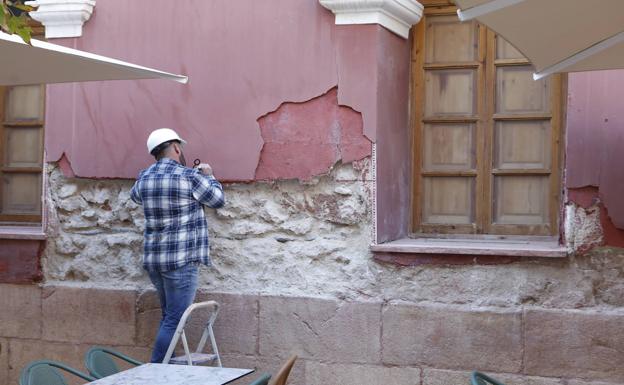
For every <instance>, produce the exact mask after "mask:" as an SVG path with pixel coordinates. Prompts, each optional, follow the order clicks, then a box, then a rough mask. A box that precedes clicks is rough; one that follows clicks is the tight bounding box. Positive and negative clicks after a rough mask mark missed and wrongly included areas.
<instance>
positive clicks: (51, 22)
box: [26, 0, 95, 39]
mask: <svg viewBox="0 0 624 385" xmlns="http://www.w3.org/2000/svg"><path fill="white" fill-rule="evenodd" d="M26 4H28V5H32V6H36V7H38V8H37V10H36V11H33V12H30V13H29V14H30V17H32V18H33V19H35V20H37V21H38V22H40V23H41V24H43V26H44V27H45V36H46V38H48V39H49V38H56V37H79V36H82V25H83V24H84V23H85V22H86V21H87V20H89V18H90V17H91V14H92V13H93V7H95V0H34V1H28V2H26Z"/></svg>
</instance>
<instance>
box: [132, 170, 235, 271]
mask: <svg viewBox="0 0 624 385" xmlns="http://www.w3.org/2000/svg"><path fill="white" fill-rule="evenodd" d="M130 197H131V199H132V200H133V201H134V202H136V203H138V204H142V205H143V211H144V213H145V239H144V244H143V249H144V254H143V267H144V268H145V269H147V270H150V271H168V270H174V269H177V268H180V267H182V266H184V265H186V264H187V263H190V262H201V263H203V264H205V265H210V263H211V262H210V245H209V242H208V226H207V222H206V215H205V214H204V210H203V207H202V205H205V206H208V207H211V208H219V207H223V205H224V204H225V198H224V195H223V187H221V183H219V181H217V180H216V179H215V178H214V177H212V176H206V175H204V174H202V173H201V171H200V170H198V169H193V168H188V167H184V166H182V165H181V164H179V163H178V162H176V161H174V160H172V159H169V158H163V159H161V160H159V161H158V162H156V163H154V164H153V165H151V166H150V167H149V168H147V169H145V170H143V171H141V173H140V174H139V177H138V179H137V181H136V182H135V183H134V186H132V191H131V194H130Z"/></svg>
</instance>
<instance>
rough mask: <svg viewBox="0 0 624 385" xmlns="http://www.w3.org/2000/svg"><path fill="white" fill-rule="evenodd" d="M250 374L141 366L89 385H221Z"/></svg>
mask: <svg viewBox="0 0 624 385" xmlns="http://www.w3.org/2000/svg"><path fill="white" fill-rule="evenodd" d="M251 372H253V369H236V368H217V367H213V366H188V365H167V364H143V365H141V366H137V367H136V368H132V369H128V370H124V371H122V372H119V373H117V374H114V375H112V376H108V377H105V378H102V379H100V380H97V381H93V382H90V383H89V385H176V384H184V385H223V384H227V383H228V382H231V381H234V380H236V379H237V378H240V377H243V376H245V375H247V374H249V373H251Z"/></svg>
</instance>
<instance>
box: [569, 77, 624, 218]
mask: <svg viewBox="0 0 624 385" xmlns="http://www.w3.org/2000/svg"><path fill="white" fill-rule="evenodd" d="M566 156H567V160H566V185H567V187H568V188H573V189H574V188H582V187H588V186H594V187H597V188H598V190H599V195H600V197H601V199H602V203H603V204H604V206H605V207H606V210H607V212H608V215H609V216H610V218H611V220H612V221H613V223H614V224H615V226H617V227H618V228H620V229H624V200H623V199H622V197H624V70H622V71H600V72H585V73H576V74H570V76H569V96H568V116H567V150H566Z"/></svg>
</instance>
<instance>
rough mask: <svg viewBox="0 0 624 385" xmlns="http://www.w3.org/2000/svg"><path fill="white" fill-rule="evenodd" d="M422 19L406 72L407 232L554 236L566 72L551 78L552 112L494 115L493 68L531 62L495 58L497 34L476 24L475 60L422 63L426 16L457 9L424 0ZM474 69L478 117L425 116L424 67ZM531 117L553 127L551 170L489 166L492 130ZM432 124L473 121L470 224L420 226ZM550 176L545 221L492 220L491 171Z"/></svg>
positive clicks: (453, 12)
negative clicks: (426, 130) (408, 135)
mask: <svg viewBox="0 0 624 385" xmlns="http://www.w3.org/2000/svg"><path fill="white" fill-rule="evenodd" d="M422 3H423V5H424V6H425V8H424V12H423V19H422V20H421V21H420V22H419V23H418V24H417V25H416V26H414V28H413V29H412V31H411V32H412V36H411V42H412V47H411V52H412V55H411V74H410V83H411V84H410V110H411V113H410V125H411V131H410V132H411V135H412V140H411V142H412V143H411V145H412V188H411V195H412V203H411V223H410V233H411V235H412V237H423V236H424V237H427V236H439V235H444V234H446V235H449V236H458V235H462V234H463V235H470V236H474V235H477V236H478V235H483V236H493V235H494V236H496V235H499V236H556V235H559V233H560V228H559V226H560V223H561V200H562V185H563V183H562V182H563V181H562V174H563V173H562V166H563V157H564V146H563V144H564V143H563V137H564V123H565V113H566V96H567V92H566V91H567V75H565V74H557V75H552V76H551V79H550V81H551V86H550V95H549V97H550V113H549V114H546V115H545V114H542V115H543V116H536V115H537V114H535V115H531V116H517V115H516V116H514V115H510V114H507V115H503V114H496V111H495V110H494V109H495V97H496V77H495V75H496V69H497V68H498V67H505V66H520V65H527V64H530V63H529V61H528V60H526V59H524V58H522V59H497V58H496V34H495V33H494V32H493V31H491V30H489V29H487V28H485V26H482V25H479V26H478V32H477V36H476V40H477V41H478V49H477V52H476V55H475V56H476V60H475V61H474V62H461V63H448V64H436V63H434V64H426V63H425V52H426V46H425V39H426V36H425V30H426V26H427V18H428V17H430V16H445V15H456V11H457V8H456V7H455V5H453V4H452V3H451V2H450V1H447V0H425V1H423V2H422ZM462 68H472V69H476V77H477V79H476V87H475V91H476V96H475V97H476V98H477V100H476V109H475V111H476V114H477V116H476V119H475V118H474V117H457V118H451V119H447V118H441V119H435V118H434V119H425V116H424V115H425V112H424V106H425V70H426V69H462ZM530 119H532V120H531V121H535V120H536V119H543V120H548V121H550V125H551V143H550V145H551V154H550V155H551V159H550V169H549V170H548V171H546V169H544V170H541V172H540V171H538V170H531V169H526V170H496V169H495V168H494V164H493V156H494V154H493V150H494V143H493V140H494V129H495V124H496V122H498V121H522V120H524V121H529V120H530ZM428 120H431V123H434V122H449V123H470V124H474V125H475V127H474V130H475V134H474V138H475V140H476V143H475V144H474V145H475V147H474V148H475V149H476V151H475V172H467V171H466V172H464V173H465V176H474V177H475V184H476V185H475V198H474V202H472V204H473V205H474V213H475V218H474V224H466V225H462V224H449V225H446V224H423V223H422V221H421V219H422V218H423V216H422V212H423V207H424V204H423V170H422V168H423V138H424V136H423V131H424V125H425V124H427V123H429V121H428ZM461 174H462V173H460V172H457V173H453V174H449V173H447V172H441V173H436V172H427V173H426V176H443V175H449V176H462V175H461ZM514 174H515V175H523V176H524V175H526V176H529V175H549V180H548V182H547V184H548V187H547V188H548V194H547V202H546V204H548V217H549V221H548V223H547V224H545V225H535V226H531V225H516V224H511V225H510V224H495V223H493V222H492V218H493V215H494V213H493V210H494V209H493V203H492V198H493V189H494V184H493V182H494V176H495V175H501V176H504V175H514Z"/></svg>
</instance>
